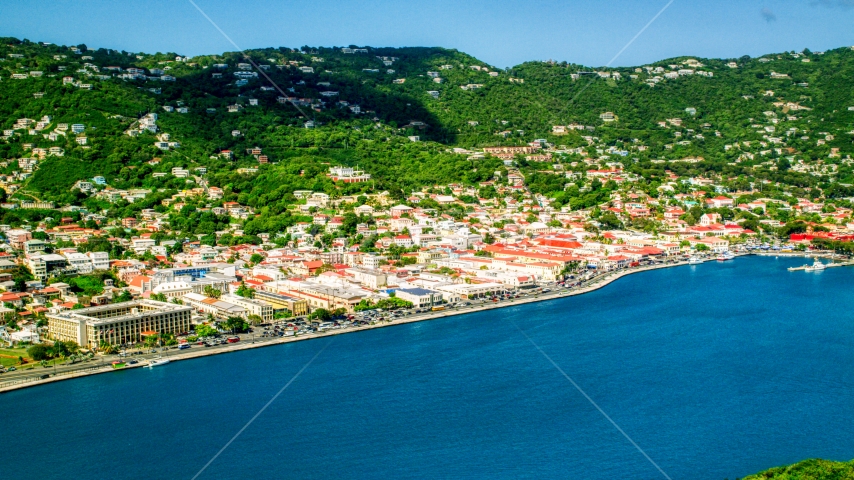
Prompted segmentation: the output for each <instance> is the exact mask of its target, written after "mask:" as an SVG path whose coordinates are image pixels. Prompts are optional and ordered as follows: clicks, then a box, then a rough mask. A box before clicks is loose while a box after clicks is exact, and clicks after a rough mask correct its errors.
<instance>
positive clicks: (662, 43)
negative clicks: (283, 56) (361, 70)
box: [0, 0, 854, 67]
mask: <svg viewBox="0 0 854 480" xmlns="http://www.w3.org/2000/svg"><path fill="white" fill-rule="evenodd" d="M194 1H196V3H197V4H198V5H199V7H201V8H202V9H203V10H204V11H205V12H206V13H207V14H208V15H209V16H210V17H211V18H212V19H213V20H214V21H215V22H216V23H217V24H219V26H220V27H221V28H222V30H223V31H225V32H226V33H227V34H228V35H229V36H230V37H231V38H232V39H233V40H234V41H235V43H237V45H239V46H240V47H241V48H257V47H268V46H274V47H277V46H288V47H300V46H303V45H310V46H341V45H350V44H355V45H360V46H362V45H370V46H393V47H398V46H441V47H448V48H456V49H458V50H461V51H464V52H466V53H469V54H472V55H474V56H476V57H478V58H479V59H481V60H483V61H485V62H487V63H489V64H492V65H495V66H498V67H507V66H512V65H516V64H519V63H521V62H524V61H526V60H548V59H554V60H557V61H563V60H565V61H569V62H575V63H581V64H584V65H588V66H603V65H606V64H607V63H608V62H609V61H610V60H611V59H612V58H613V57H614V56H615V55H616V54H617V53H618V52H619V51H620V50H621V49H623V48H624V47H625V46H626V45H627V44H628V43H629V41H630V40H631V39H632V37H634V36H635V35H636V34H637V33H638V32H639V31H640V30H641V29H642V28H643V27H644V25H646V24H647V23H648V22H649V21H650V20H651V19H652V18H653V17H654V16H655V15H656V13H658V12H659V11H660V10H661V9H662V8H663V7H664V6H665V5H666V4H667V3H668V1H669V0H610V1H600V0H587V1H577V0H560V1H557V0H432V1H420V2H418V1H413V0H408V1H394V0H311V1H305V0H302V1H299V2H297V1H290V0H287V1H274V0H236V1H235V0H230V1H225V0H194ZM852 20H854V0H675V1H674V2H673V3H672V4H671V5H670V7H669V8H667V9H666V10H665V11H664V12H663V13H662V14H661V16H660V17H658V19H657V20H656V21H655V22H654V23H653V24H652V25H650V26H649V28H648V29H647V30H646V31H645V32H644V33H643V34H641V35H640V36H639V37H638V38H637V40H636V41H634V42H633V43H632V44H631V45H630V46H628V48H626V49H625V51H624V52H623V53H622V54H621V55H620V56H619V57H618V58H617V59H616V60H615V61H614V63H613V65H614V66H627V65H641V64H643V63H646V62H651V61H655V60H660V59H663V58H669V57H674V56H679V55H692V56H700V57H724V58H729V57H739V56H742V55H753V56H756V55H761V54H763V53H772V52H780V51H787V50H798V51H800V50H802V49H803V48H810V49H811V50H824V49H829V48H835V47H841V46H849V45H854V28H852V26H854V23H853V22H852ZM0 36H13V37H18V38H28V39H30V40H33V41H47V42H53V43H59V44H68V45H71V44H79V43H85V44H86V45H88V46H89V47H90V48H93V47H95V48H97V47H106V48H117V49H122V50H128V51H134V52H139V51H142V52H149V53H153V52H158V51H159V52H167V51H173V52H176V53H178V54H181V55H197V54H213V53H221V52H223V51H232V50H235V49H234V47H233V46H232V45H231V44H230V43H229V42H228V41H227V40H226V39H225V38H224V37H223V36H222V35H221V34H220V33H219V32H217V31H216V30H215V29H214V28H213V27H212V26H211V24H210V23H208V21H207V20H206V19H205V18H204V17H203V16H202V15H201V14H200V13H199V12H198V11H197V10H196V9H195V7H193V5H192V4H190V2H189V1H187V0H146V1H141V2H126V1H116V0H40V1H29V0H28V1H17V2H14V3H13V2H12V0H5V1H3V2H2V3H0Z"/></svg>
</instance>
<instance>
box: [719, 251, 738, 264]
mask: <svg viewBox="0 0 854 480" xmlns="http://www.w3.org/2000/svg"><path fill="white" fill-rule="evenodd" d="M734 258H735V254H733V253H732V252H724V253H722V254H720V255H718V261H720V262H724V261H726V260H732V259H734Z"/></svg>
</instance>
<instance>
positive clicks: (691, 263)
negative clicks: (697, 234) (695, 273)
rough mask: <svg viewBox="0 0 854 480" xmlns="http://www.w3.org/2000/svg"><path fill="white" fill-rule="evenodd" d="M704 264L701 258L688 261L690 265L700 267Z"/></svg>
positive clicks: (692, 258)
mask: <svg viewBox="0 0 854 480" xmlns="http://www.w3.org/2000/svg"><path fill="white" fill-rule="evenodd" d="M701 263H703V259H701V258H700V257H691V258H689V259H688V265H699V264H701Z"/></svg>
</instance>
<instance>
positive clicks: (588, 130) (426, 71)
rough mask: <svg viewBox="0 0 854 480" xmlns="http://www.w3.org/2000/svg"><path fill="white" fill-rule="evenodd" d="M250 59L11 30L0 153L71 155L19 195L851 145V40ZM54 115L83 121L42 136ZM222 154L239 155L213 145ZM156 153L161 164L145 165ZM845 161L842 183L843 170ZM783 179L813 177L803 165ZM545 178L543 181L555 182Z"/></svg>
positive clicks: (731, 157)
mask: <svg viewBox="0 0 854 480" xmlns="http://www.w3.org/2000/svg"><path fill="white" fill-rule="evenodd" d="M247 53H248V55H249V57H250V59H251V61H250V60H248V59H245V58H244V57H243V56H242V54H240V53H235V52H231V53H224V54H221V55H210V56H199V57H193V58H187V57H181V56H179V54H176V53H165V54H163V53H158V54H145V53H129V52H123V51H115V50H107V49H98V50H88V49H87V48H86V46H85V45H80V46H76V47H69V46H59V45H45V44H39V43H34V42H29V41H26V40H24V41H19V40H16V39H11V38H4V39H2V41H1V42H0V85H2V88H0V124H2V129H3V130H4V137H6V140H5V141H0V157H2V158H4V159H19V158H25V157H30V156H32V154H31V149H32V148H35V149H39V148H44V149H49V148H50V147H59V148H60V149H61V150H62V154H63V156H61V157H59V156H55V155H54V156H51V155H47V156H45V158H44V159H42V160H41V161H40V162H39V164H38V168H37V169H35V171H34V173H33V175H32V177H31V178H29V179H27V180H26V183H25V185H24V186H23V187H24V188H22V193H20V194H19V195H29V196H31V197H34V198H40V199H48V200H56V201H59V202H60V203H71V202H74V201H84V200H86V198H85V195H83V194H81V193H80V192H77V191H73V190H72V186H73V185H74V184H75V182H77V181H78V180H84V179H91V178H93V177H95V176H103V177H105V179H106V181H107V182H108V183H109V185H110V186H112V187H114V188H131V187H149V188H150V187H158V188H169V189H180V188H184V186H185V182H186V180H185V179H181V178H175V177H173V176H169V175H167V176H165V177H157V178H155V177H154V176H152V174H153V173H155V172H170V171H171V169H172V168H173V167H183V168H187V169H191V170H192V169H195V168H199V167H204V168H206V169H207V172H208V174H207V176H208V182H209V184H210V185H217V186H222V187H227V189H228V191H227V194H233V195H234V196H235V197H236V196H241V195H242V198H241V199H240V201H241V202H242V203H243V202H246V203H249V204H252V203H256V204H258V205H268V206H271V207H272V208H275V209H278V208H280V207H282V206H284V204H286V203H287V202H288V201H290V200H292V198H293V197H292V196H291V194H292V192H293V191H294V190H298V189H315V190H329V189H331V188H334V187H333V185H332V182H331V181H330V180H328V179H327V178H326V177H325V175H324V173H325V172H326V171H327V169H328V167H329V165H334V164H343V165H350V166H359V167H360V168H361V169H364V170H366V171H367V172H368V173H370V174H372V175H373V178H374V182H372V183H370V184H362V185H350V186H346V187H345V188H344V191H345V192H354V191H358V190H359V189H367V188H372V189H377V190H379V189H384V190H388V191H389V192H390V193H391V194H392V195H394V196H403V195H405V194H407V193H408V192H409V191H411V190H412V189H413V188H417V187H420V186H422V185H425V184H433V183H444V184H447V183H450V182H461V183H475V182H480V181H484V180H486V179H489V178H492V175H493V173H494V172H495V171H496V170H499V169H501V168H503V164H502V162H500V161H498V160H495V159H492V158H490V157H488V156H487V158H486V159H477V160H469V159H468V157H467V155H460V154H455V153H452V152H451V147H462V148H467V149H472V148H478V147H483V146H493V145H524V144H526V143H528V142H531V141H533V140H535V139H544V140H546V141H547V142H550V143H552V144H554V145H555V146H556V147H557V148H558V149H561V148H562V151H564V152H568V154H569V155H577V156H578V157H577V158H578V159H580V158H583V156H584V155H586V156H592V157H600V158H602V157H603V156H604V158H607V155H608V153H609V152H611V153H613V152H618V153H619V152H624V153H619V154H620V155H621V156H628V157H629V158H630V159H631V160H632V161H633V162H634V163H635V165H636V167H635V168H636V172H637V173H638V174H640V175H641V176H642V177H644V178H647V179H648V180H652V179H653V178H652V176H654V175H655V174H656V173H655V172H654V171H655V170H656V169H659V168H658V167H656V166H655V165H656V164H655V162H656V161H660V160H662V159H664V160H667V159H680V158H686V157H688V158H697V157H702V158H703V159H704V160H705V162H706V163H704V164H702V165H698V166H696V168H697V169H699V170H700V171H702V170H704V169H706V170H714V171H717V172H719V173H720V172H722V171H724V170H726V169H729V170H730V171H731V172H730V173H733V174H735V175H736V176H737V175H739V174H741V173H743V172H748V171H752V170H750V169H752V168H753V167H754V165H755V163H759V161H760V159H759V157H758V156H759V155H760V154H761V155H763V156H765V157H766V158H762V159H761V160H762V161H764V160H767V158H772V159H776V158H782V157H785V156H787V155H788V156H790V157H791V156H792V155H797V156H798V157H797V158H798V159H803V160H805V161H807V162H809V161H814V160H817V159H825V158H827V157H828V155H829V154H831V153H833V154H834V155H838V156H841V157H843V158H844V157H845V156H846V155H848V154H850V153H852V140H851V135H850V134H848V132H850V131H852V125H854V111H852V110H851V109H849V107H851V106H854V98H853V97H854V51H852V50H851V49H850V48H840V49H836V50H832V51H827V52H809V51H804V52H798V53H795V52H786V53H779V54H769V55H765V56H763V57H760V58H748V57H742V58H738V59H702V58H688V57H685V58H675V59H668V60H663V61H660V62H656V63H652V64H649V65H642V66H639V67H637V68H635V67H632V68H592V67H586V66H581V65H574V64H567V63H553V62H529V63H525V64H522V65H519V66H516V67H513V68H510V69H506V70H502V69H498V68H495V67H493V66H490V65H487V64H485V63H484V62H482V61H479V60H477V59H476V58H473V57H471V56H469V55H466V54H464V53H461V52H458V51H455V50H448V49H443V48H399V49H395V48H371V47H364V48H357V47H346V48H341V47H335V48H317V47H307V46H306V47H302V48H300V49H291V48H268V49H259V50H252V51H249V52H247ZM150 113H155V114H156V115H157V120H156V126H155V127H153V128H151V130H155V131H150V130H146V129H140V126H141V124H140V123H139V119H140V118H142V117H144V116H145V115H146V114H150ZM43 116H48V117H50V118H49V119H48V123H47V124H43V125H41V127H42V128H40V129H38V130H36V129H34V127H35V126H36V124H35V123H34V124H33V125H27V126H26V127H23V128H22V126H21V124H18V125H17V127H16V121H17V120H18V119H21V118H27V119H32V120H34V121H36V122H37V121H39V120H40V119H41V118H42V117H43ZM60 124H68V125H73V124H79V125H83V126H84V127H85V130H84V131H83V132H80V133H72V132H71V131H70V130H69V131H68V132H67V133H65V132H61V133H60V134H54V135H52V136H51V135H49V134H50V133H51V132H56V130H55V129H56V128H57V126H58V125H60ZM15 128H18V129H17V130H14V129H15ZM12 130H14V132H12ZM7 133H8V135H7ZM163 134H168V135H167V136H164V135H163ZM80 136H86V144H85V145H82V144H80V140H79V139H78V137H80ZM416 137H418V138H416ZM415 140H420V141H415ZM156 142H162V143H160V144H159V146H158V144H156ZM739 142H741V143H742V145H739V146H738V148H730V147H732V145H733V144H739ZM253 147H259V148H261V149H262V151H263V154H264V155H265V156H267V157H268V159H269V162H270V164H267V165H261V166H260V168H259V171H258V173H254V174H250V175H249V176H247V175H243V174H238V173H236V172H237V169H239V168H243V167H258V160H257V159H256V157H257V155H256V156H253V155H251V154H250V153H251V152H250V151H249V150H248V149H251V148H253ZM581 147H583V148H586V149H587V150H586V151H583V152H582V151H581V150H580V148H581ZM225 150H229V151H231V152H233V158H227V157H226V156H224V155H221V152H223V151H225ZM763 152H764V153H763ZM745 153H749V154H750V155H749V156H748V157H753V156H754V154H755V155H756V157H757V158H756V160H757V161H756V162H755V163H751V161H752V160H753V159H752V158H748V157H745V156H744V155H745ZM155 157H156V158H159V159H161V161H160V163H158V164H156V165H152V164H151V163H154V162H149V161H150V160H152V159H153V158H155ZM741 160H744V161H745V162H746V163H744V164H739V166H738V167H733V166H732V165H734V163H735V162H736V161H741ZM794 160H795V159H794V157H791V158H790V159H789V160H787V162H788V161H794ZM603 162H604V160H603ZM649 162H653V163H649ZM727 165H729V166H727ZM17 167H18V165H17V164H15V163H9V166H8V167H7V168H8V170H9V171H11V170H14V169H16V168H17ZM659 170H661V172H659V173H662V174H663V168H661V169H659ZM842 172H843V175H842V176H841V177H839V179H840V180H844V179H846V178H847V177H845V175H844V173H845V170H844V169H843V170H842ZM6 173H8V172H6ZM790 181H791V183H793V184H797V186H798V187H808V186H818V185H813V184H812V181H811V180H805V179H804V178H800V177H797V176H796V175H793V176H791V180H790ZM551 183H554V185H551V184H550V185H548V186H543V187H542V188H539V190H540V191H542V193H546V194H555V193H556V190H560V189H561V188H562V187H560V186H558V183H556V182H551ZM561 185H562V184H561ZM22 198H23V197H22ZM253 206H254V205H253Z"/></svg>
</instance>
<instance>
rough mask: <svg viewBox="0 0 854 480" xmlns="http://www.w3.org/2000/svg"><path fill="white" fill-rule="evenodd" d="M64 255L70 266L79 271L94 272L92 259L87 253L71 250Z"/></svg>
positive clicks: (83, 272) (84, 272)
mask: <svg viewBox="0 0 854 480" xmlns="http://www.w3.org/2000/svg"><path fill="white" fill-rule="evenodd" d="M63 256H64V257H65V259H66V260H67V261H68V267H69V268H70V269H73V270H74V271H76V272H77V273H82V274H86V273H92V271H93V270H94V268H93V267H92V259H90V258H89V257H88V256H87V255H86V254H83V253H78V252H69V253H65V254H63Z"/></svg>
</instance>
